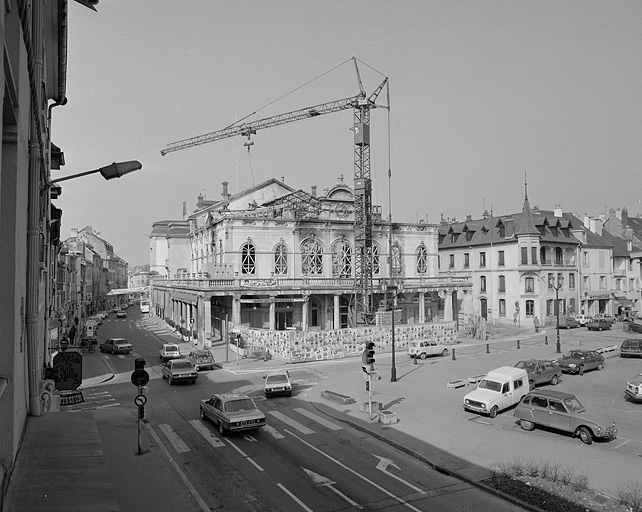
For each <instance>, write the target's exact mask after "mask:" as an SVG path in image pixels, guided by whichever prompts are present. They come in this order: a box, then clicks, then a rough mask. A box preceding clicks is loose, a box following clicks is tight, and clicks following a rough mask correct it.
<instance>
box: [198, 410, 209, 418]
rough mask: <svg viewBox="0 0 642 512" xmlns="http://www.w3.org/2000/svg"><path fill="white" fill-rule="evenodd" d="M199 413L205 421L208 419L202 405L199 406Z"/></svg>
mask: <svg viewBox="0 0 642 512" xmlns="http://www.w3.org/2000/svg"><path fill="white" fill-rule="evenodd" d="M198 415H199V416H200V418H201V419H202V420H203V421H205V420H207V416H205V411H204V410H203V408H202V407H199V408H198Z"/></svg>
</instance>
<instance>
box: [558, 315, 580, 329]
mask: <svg viewBox="0 0 642 512" xmlns="http://www.w3.org/2000/svg"><path fill="white" fill-rule="evenodd" d="M579 326H580V323H579V322H578V321H577V320H575V318H573V317H572V316H567V317H566V318H564V319H562V320H560V329H575V328H576V327H579Z"/></svg>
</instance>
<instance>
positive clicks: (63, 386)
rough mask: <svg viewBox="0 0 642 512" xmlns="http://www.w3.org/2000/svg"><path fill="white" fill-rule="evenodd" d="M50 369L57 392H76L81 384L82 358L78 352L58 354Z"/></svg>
mask: <svg viewBox="0 0 642 512" xmlns="http://www.w3.org/2000/svg"><path fill="white" fill-rule="evenodd" d="M52 368H53V373H54V382H55V385H56V389H57V390H58V391H72V390H76V389H78V388H79V387H80V385H81V384H82V356H81V355H80V354H79V353H78V352H58V353H57V354H56V355H55V356H54V358H53V364H52Z"/></svg>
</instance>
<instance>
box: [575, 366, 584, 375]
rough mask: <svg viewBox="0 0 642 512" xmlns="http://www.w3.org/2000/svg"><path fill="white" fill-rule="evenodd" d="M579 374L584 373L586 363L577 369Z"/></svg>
mask: <svg viewBox="0 0 642 512" xmlns="http://www.w3.org/2000/svg"><path fill="white" fill-rule="evenodd" d="M577 374H578V375H584V365H583V364H581V365H580V369H579V370H577Z"/></svg>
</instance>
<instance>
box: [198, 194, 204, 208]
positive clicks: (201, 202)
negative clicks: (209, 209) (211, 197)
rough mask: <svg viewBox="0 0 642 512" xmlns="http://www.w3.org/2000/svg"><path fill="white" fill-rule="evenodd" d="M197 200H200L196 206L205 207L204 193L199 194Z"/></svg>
mask: <svg viewBox="0 0 642 512" xmlns="http://www.w3.org/2000/svg"><path fill="white" fill-rule="evenodd" d="M197 200H198V201H197V203H196V207H197V208H202V207H203V194H199V195H198V196H197Z"/></svg>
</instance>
